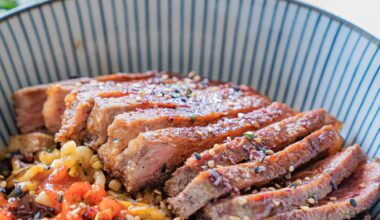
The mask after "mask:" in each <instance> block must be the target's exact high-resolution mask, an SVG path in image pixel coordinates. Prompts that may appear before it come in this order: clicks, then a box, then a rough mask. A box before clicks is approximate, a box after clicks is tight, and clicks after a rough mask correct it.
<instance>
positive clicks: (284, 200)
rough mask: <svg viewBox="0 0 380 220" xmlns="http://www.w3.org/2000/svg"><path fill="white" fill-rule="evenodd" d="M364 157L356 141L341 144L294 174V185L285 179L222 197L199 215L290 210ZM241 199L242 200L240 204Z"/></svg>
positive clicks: (322, 193) (319, 194) (327, 188)
mask: <svg viewBox="0 0 380 220" xmlns="http://www.w3.org/2000/svg"><path fill="white" fill-rule="evenodd" d="M365 160H366V155H365V153H364V152H363V151H362V150H361V148H360V146H359V145H354V146H351V147H348V148H345V149H344V150H343V151H342V152H340V153H338V154H336V155H334V156H331V157H329V158H326V159H325V160H322V161H320V162H318V163H317V164H315V165H314V166H312V167H310V168H308V169H306V170H303V171H301V172H299V173H298V174H296V175H295V176H294V177H293V181H296V180H297V179H300V180H302V184H301V185H298V186H296V187H294V186H293V185H289V183H288V184H287V185H289V187H288V188H283V189H279V190H275V191H265V192H260V193H256V194H250V195H245V196H237V197H234V198H232V199H225V200H222V201H220V202H217V203H215V204H211V205H208V206H206V207H205V208H204V209H203V215H204V216H205V217H206V218H207V219H229V216H237V217H241V218H243V217H244V216H248V217H249V219H262V218H265V217H267V216H272V215H275V214H278V213H282V212H287V211H290V210H292V209H294V207H296V208H298V207H300V206H307V205H308V204H309V202H308V200H310V198H311V199H312V200H313V201H314V203H318V201H319V200H320V199H322V198H324V197H326V195H327V194H328V193H330V192H331V191H332V190H333V185H332V183H334V184H337V185H338V184H340V183H341V182H342V181H343V179H345V178H347V177H348V176H350V175H351V174H352V173H354V171H355V170H356V169H357V168H358V166H359V165H360V164H362V163H363V162H364V161H365ZM305 178H306V179H305ZM293 181H291V182H293ZM291 182H290V183H291ZM241 201H244V204H242V202H241Z"/></svg>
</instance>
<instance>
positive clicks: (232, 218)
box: [229, 215, 240, 220]
mask: <svg viewBox="0 0 380 220" xmlns="http://www.w3.org/2000/svg"><path fill="white" fill-rule="evenodd" d="M229 219H230V220H240V218H239V217H237V216H233V215H231V216H230V217H229Z"/></svg>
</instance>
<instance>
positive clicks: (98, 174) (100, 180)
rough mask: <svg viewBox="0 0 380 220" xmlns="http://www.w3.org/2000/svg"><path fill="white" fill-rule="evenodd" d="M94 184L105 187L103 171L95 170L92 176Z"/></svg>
mask: <svg viewBox="0 0 380 220" xmlns="http://www.w3.org/2000/svg"><path fill="white" fill-rule="evenodd" d="M93 177H94V179H95V184H99V185H105V184H106V176H104V173H103V171H101V170H95V172H94V175H93Z"/></svg>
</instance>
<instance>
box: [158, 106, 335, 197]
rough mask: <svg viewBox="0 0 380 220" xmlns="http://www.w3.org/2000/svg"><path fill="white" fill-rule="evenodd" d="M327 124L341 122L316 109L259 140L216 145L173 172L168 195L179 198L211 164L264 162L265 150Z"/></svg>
mask: <svg viewBox="0 0 380 220" xmlns="http://www.w3.org/2000/svg"><path fill="white" fill-rule="evenodd" d="M327 124H333V125H334V126H335V127H340V122H339V121H337V120H336V119H333V118H332V117H331V116H329V115H328V114H327V113H326V111H325V110H323V109H319V110H313V111H310V112H305V113H299V114H297V115H296V116H293V117H289V118H286V119H284V120H282V121H279V122H276V123H273V124H271V125H269V126H267V127H264V128H262V129H260V130H258V131H256V132H255V133H253V134H252V135H253V136H254V138H255V140H256V141H254V140H249V139H248V138H249V136H242V137H237V138H235V139H234V140H232V141H229V142H227V143H224V144H218V145H215V146H214V147H213V148H212V149H210V150H206V151H204V152H202V153H201V159H199V160H197V159H195V158H193V157H190V158H189V159H188V160H187V161H186V163H185V165H184V166H182V167H181V168H179V169H178V170H177V171H176V172H174V173H173V176H172V178H171V179H170V180H168V181H167V183H166V187H165V189H166V192H167V193H168V194H169V195H170V196H176V195H177V194H178V193H180V192H181V191H182V190H183V189H184V188H185V187H186V185H187V184H188V183H189V182H190V181H191V180H192V179H193V178H194V177H195V176H196V175H197V174H198V173H199V172H201V171H204V170H207V169H210V167H209V166H208V164H209V163H210V161H211V163H212V164H214V166H217V165H220V166H227V165H233V164H237V163H241V162H243V161H247V160H248V161H249V160H262V159H263V158H264V157H265V156H266V154H265V152H266V151H267V152H268V150H271V151H278V150H280V149H282V148H283V147H285V146H286V145H289V144H291V143H293V142H295V141H296V140H298V139H300V138H303V137H305V136H306V135H308V134H310V133H311V132H313V131H315V130H317V129H319V128H321V127H322V126H323V125H327ZM257 140H260V141H259V142H258V141H257Z"/></svg>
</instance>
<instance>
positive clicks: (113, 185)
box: [108, 179, 121, 192]
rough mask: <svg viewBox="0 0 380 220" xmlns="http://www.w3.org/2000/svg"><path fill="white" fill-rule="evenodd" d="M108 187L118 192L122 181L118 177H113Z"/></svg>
mask: <svg viewBox="0 0 380 220" xmlns="http://www.w3.org/2000/svg"><path fill="white" fill-rule="evenodd" d="M108 187H109V188H110V189H112V190H113V191H115V192H117V191H119V190H120V188H121V183H120V181H119V180H118V179H113V180H111V181H110V182H109V183H108Z"/></svg>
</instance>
